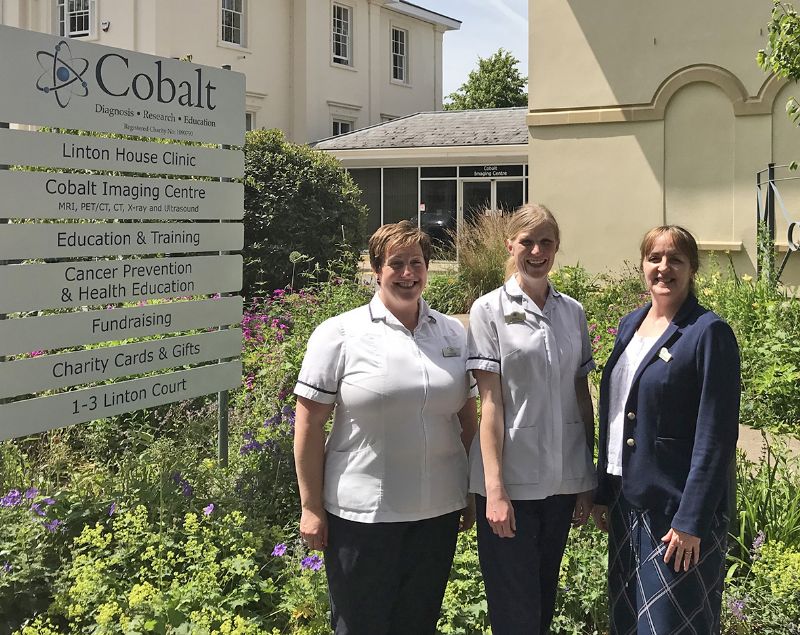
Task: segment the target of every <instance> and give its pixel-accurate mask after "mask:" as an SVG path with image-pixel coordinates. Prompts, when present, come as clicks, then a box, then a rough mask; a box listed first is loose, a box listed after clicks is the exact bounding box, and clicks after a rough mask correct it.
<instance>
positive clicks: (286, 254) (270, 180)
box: [242, 130, 367, 297]
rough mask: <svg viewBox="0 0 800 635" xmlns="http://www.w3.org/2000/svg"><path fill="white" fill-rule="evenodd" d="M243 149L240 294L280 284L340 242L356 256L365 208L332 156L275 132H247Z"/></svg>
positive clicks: (332, 253)
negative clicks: (296, 143) (242, 225)
mask: <svg viewBox="0 0 800 635" xmlns="http://www.w3.org/2000/svg"><path fill="white" fill-rule="evenodd" d="M244 152H245V168H244V173H245V180H244V183H245V193H244V210H245V211H244V226H245V233H244V249H243V250H242V256H243V258H244V286H243V288H242V293H243V295H245V296H246V297H256V296H258V295H264V294H269V293H270V292H271V291H272V290H273V289H279V288H283V287H285V286H286V285H289V284H291V283H292V280H293V278H295V277H296V276H299V274H300V273H301V271H306V270H308V268H309V262H312V263H315V264H317V265H325V263H327V262H328V261H329V260H334V259H336V258H337V256H338V250H339V249H340V248H341V247H342V246H343V245H345V246H346V245H351V246H352V247H345V249H346V250H347V252H348V253H349V254H350V255H351V256H352V257H354V258H357V257H358V248H359V247H360V246H361V245H362V244H363V243H364V239H365V231H366V218H367V208H366V207H365V206H364V205H363V204H362V203H361V202H360V199H359V196H360V192H359V190H358V187H357V186H356V185H355V183H354V182H353V180H352V179H351V178H350V176H349V175H348V174H347V173H346V172H345V171H344V170H342V169H341V166H340V165H339V163H338V161H336V159H334V158H333V157H332V156H330V155H329V154H326V153H324V152H319V151H316V150H312V149H311V148H309V147H308V146H301V145H295V144H293V143H289V142H287V141H286V140H285V138H284V136H283V133H282V132H280V131H279V130H254V131H251V132H248V133H247V137H246V140H245V147H244ZM293 252H297V253H296V255H295V256H294V257H293V258H292V260H294V261H295V262H291V261H290V255H291V254H292V253H293ZM310 266H312V267H313V264H312V265H310ZM296 267H297V270H296V271H295V268H296ZM295 279H297V278H295Z"/></svg>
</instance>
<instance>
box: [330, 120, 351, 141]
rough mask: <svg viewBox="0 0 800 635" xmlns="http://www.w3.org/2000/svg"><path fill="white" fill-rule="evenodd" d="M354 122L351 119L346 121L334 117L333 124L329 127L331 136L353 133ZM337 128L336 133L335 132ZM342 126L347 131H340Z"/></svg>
mask: <svg viewBox="0 0 800 635" xmlns="http://www.w3.org/2000/svg"><path fill="white" fill-rule="evenodd" d="M355 124H356V122H355V121H354V120H352V119H347V118H344V117H334V118H333V123H332V125H331V136H333V137H338V136H339V135H343V134H347V133H348V132H353V130H355V128H356V125H355ZM337 126H338V132H337ZM342 126H347V128H348V129H347V130H344V131H343V130H342Z"/></svg>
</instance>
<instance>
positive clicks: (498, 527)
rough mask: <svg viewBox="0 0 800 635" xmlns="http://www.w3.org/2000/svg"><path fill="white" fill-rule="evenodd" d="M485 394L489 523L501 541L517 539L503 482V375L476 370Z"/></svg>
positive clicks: (483, 435) (484, 449)
mask: <svg viewBox="0 0 800 635" xmlns="http://www.w3.org/2000/svg"><path fill="white" fill-rule="evenodd" d="M472 373H473V375H474V376H475V379H476V380H477V381H478V392H480V395H481V422H480V427H481V454H482V455H483V473H484V480H485V483H486V520H487V521H489V525H490V526H491V528H492V531H494V533H496V534H497V535H498V536H500V537H501V538H513V537H514V532H515V531H516V530H517V523H516V520H515V518H514V507H513V505H512V504H511V499H509V497H508V493H507V492H506V487H505V483H503V440H504V438H505V423H504V419H503V392H502V387H501V384H500V375H498V374H497V373H492V372H489V371H486V370H473V371H472Z"/></svg>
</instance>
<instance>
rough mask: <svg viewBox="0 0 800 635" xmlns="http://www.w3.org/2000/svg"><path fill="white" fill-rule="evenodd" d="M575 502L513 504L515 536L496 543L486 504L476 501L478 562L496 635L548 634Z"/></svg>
mask: <svg viewBox="0 0 800 635" xmlns="http://www.w3.org/2000/svg"><path fill="white" fill-rule="evenodd" d="M575 498H576V496H575V494H567V495H559V496H549V497H548V498H545V499H542V500H515V501H512V504H513V505H514V518H515V519H516V523H517V531H516V535H515V536H514V537H513V538H498V537H497V535H495V533H494V532H493V531H492V528H491V527H490V526H489V523H488V522H487V520H486V499H485V498H484V497H483V496H480V495H476V496H475V503H476V515H477V525H478V556H479V558H480V563H481V572H482V573H483V584H484V587H485V588H486V600H487V602H488V604H489V620H490V622H491V623H492V633H493V635H544V634H545V633H547V632H548V630H549V628H550V622H551V621H552V619H553V610H554V609H555V604H556V591H557V589H558V574H559V569H560V568H561V557H562V556H563V555H564V547H565V546H566V544H567V536H568V535H569V528H570V525H571V522H572V514H573V512H574V510H575Z"/></svg>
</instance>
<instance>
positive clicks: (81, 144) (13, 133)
mask: <svg viewBox="0 0 800 635" xmlns="http://www.w3.org/2000/svg"><path fill="white" fill-rule="evenodd" d="M0 165H26V166H34V167H51V168H74V169H83V170H111V171H118V172H140V173H150V174H153V173H158V174H185V175H189V176H216V177H241V176H242V172H244V153H243V152H242V151H241V150H220V149H212V148H203V147H199V146H187V145H184V144H174V143H166V144H165V143H150V142H145V141H127V140H125V139H104V138H102V137H89V136H87V135H72V134H55V133H45V132H26V131H24V130H6V129H2V128H0Z"/></svg>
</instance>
